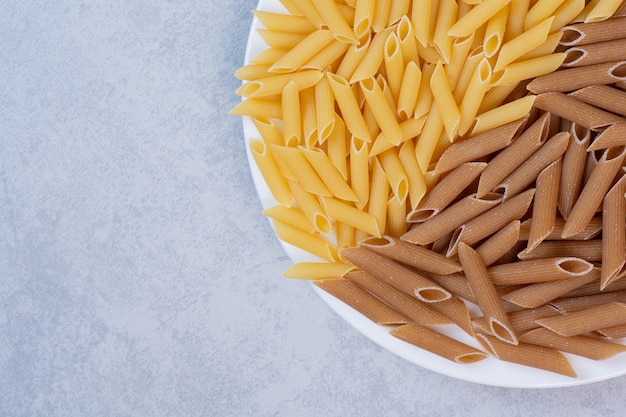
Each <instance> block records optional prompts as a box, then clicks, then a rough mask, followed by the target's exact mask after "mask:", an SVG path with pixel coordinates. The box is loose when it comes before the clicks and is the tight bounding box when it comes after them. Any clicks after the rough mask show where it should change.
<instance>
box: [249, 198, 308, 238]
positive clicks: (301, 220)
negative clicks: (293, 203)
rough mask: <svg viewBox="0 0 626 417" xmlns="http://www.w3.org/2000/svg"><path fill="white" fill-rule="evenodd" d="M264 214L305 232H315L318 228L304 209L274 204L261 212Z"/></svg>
mask: <svg viewBox="0 0 626 417" xmlns="http://www.w3.org/2000/svg"><path fill="white" fill-rule="evenodd" d="M261 214H263V215H264V216H267V217H269V218H271V219H275V220H280V221H281V222H283V223H286V224H288V225H290V226H293V227H295V228H297V229H300V230H304V231H305V232H309V233H315V232H317V229H316V228H315V227H314V226H313V224H311V222H310V221H309V219H308V218H307V216H306V215H305V214H304V212H303V211H302V210H300V209H299V208H294V207H285V206H280V205H279V206H272V207H269V208H267V209H265V210H263V211H262V212H261Z"/></svg>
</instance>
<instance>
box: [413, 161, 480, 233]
mask: <svg viewBox="0 0 626 417" xmlns="http://www.w3.org/2000/svg"><path fill="white" fill-rule="evenodd" d="M486 166H487V163H485V162H467V163H464V164H462V165H460V166H459V167H458V168H456V169H454V170H452V171H450V172H449V173H448V174H447V175H446V176H445V177H444V178H443V179H441V180H440V181H439V182H437V184H436V185H435V186H434V187H433V188H432V189H431V190H430V192H429V193H428V194H427V195H426V198H425V199H424V201H423V202H422V203H420V205H419V206H418V207H417V208H415V209H413V210H412V211H411V212H410V213H409V214H408V215H407V222H409V223H422V222H424V221H426V220H428V219H430V218H432V217H433V216H435V215H437V214H438V213H439V212H441V211H442V210H444V209H445V208H446V207H448V205H449V204H450V203H452V202H453V201H454V200H455V199H456V198H457V197H458V196H459V195H460V194H461V192H462V191H463V190H465V189H466V188H467V187H468V186H469V185H470V184H471V183H472V182H474V180H475V179H476V178H478V176H479V175H480V173H481V172H482V171H483V170H484V169H485V167H486Z"/></svg>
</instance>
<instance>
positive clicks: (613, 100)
mask: <svg viewBox="0 0 626 417" xmlns="http://www.w3.org/2000/svg"><path fill="white" fill-rule="evenodd" d="M569 96H571V97H574V98H575V99H576V100H580V101H582V102H583V103H587V104H589V105H592V106H595V107H598V108H601V109H603V110H606V111H609V112H611V113H615V114H619V115H620V116H624V117H626V92H625V91H622V90H619V89H617V88H613V87H610V86H607V85H592V86H589V87H585V88H582V89H580V90H576V91H573V92H571V93H570V94H569Z"/></svg>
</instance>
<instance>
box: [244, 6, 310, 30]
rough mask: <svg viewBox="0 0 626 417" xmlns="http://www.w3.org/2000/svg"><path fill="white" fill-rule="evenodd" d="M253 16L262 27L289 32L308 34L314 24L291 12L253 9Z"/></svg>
mask: <svg viewBox="0 0 626 417" xmlns="http://www.w3.org/2000/svg"><path fill="white" fill-rule="evenodd" d="M252 13H253V14H254V16H255V17H256V18H257V19H259V21H260V22H261V24H262V25H263V27H265V28H266V29H269V30H277V31H284V32H291V33H305V34H309V33H312V32H314V31H315V26H313V25H312V24H311V22H309V20H308V19H306V18H305V17H304V16H298V15H295V14H293V13H289V14H287V13H276V12H268V11H263V10H253V11H252Z"/></svg>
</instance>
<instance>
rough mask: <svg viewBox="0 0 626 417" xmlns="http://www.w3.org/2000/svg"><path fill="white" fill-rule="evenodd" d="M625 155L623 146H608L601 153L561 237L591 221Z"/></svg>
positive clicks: (573, 232) (574, 232)
mask: <svg viewBox="0 0 626 417" xmlns="http://www.w3.org/2000/svg"><path fill="white" fill-rule="evenodd" d="M625 157H626V148H625V147H623V146H621V147H617V148H609V149H607V150H605V151H604V152H603V153H602V157H601V158H600V160H599V161H598V164H597V165H596V166H595V167H594V168H593V171H592V173H591V177H590V178H589V180H588V181H587V182H586V184H585V186H584V187H583V189H582V191H581V192H580V196H579V197H578V199H577V200H576V203H575V204H574V207H572V211H571V212H570V214H569V216H568V218H567V220H566V222H565V226H563V237H568V236H572V235H575V234H576V233H579V232H580V231H581V230H583V229H584V228H585V226H586V225H587V224H588V223H589V222H590V221H591V219H592V218H593V216H594V215H595V213H596V210H597V209H598V207H600V206H601V205H602V200H603V199H604V196H605V194H606V192H607V191H608V190H609V188H610V186H611V184H612V183H613V179H614V178H615V175H616V174H617V173H618V172H619V170H620V169H621V166H622V163H623V161H624V158H625Z"/></svg>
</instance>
